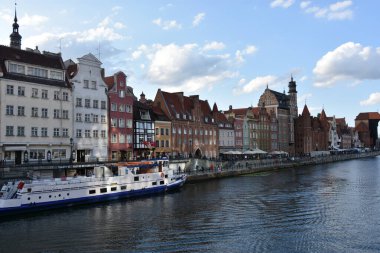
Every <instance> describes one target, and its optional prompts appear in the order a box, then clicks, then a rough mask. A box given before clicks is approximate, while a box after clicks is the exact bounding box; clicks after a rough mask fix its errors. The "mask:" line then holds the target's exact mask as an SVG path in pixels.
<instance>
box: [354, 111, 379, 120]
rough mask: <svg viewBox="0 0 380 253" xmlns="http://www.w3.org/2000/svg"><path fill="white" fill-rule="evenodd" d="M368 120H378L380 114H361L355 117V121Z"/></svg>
mask: <svg viewBox="0 0 380 253" xmlns="http://www.w3.org/2000/svg"><path fill="white" fill-rule="evenodd" d="M369 119H377V120H380V114H379V113H378V112H361V113H359V115H358V116H356V119H355V120H369Z"/></svg>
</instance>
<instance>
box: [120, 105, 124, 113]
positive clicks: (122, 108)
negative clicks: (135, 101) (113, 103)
mask: <svg viewBox="0 0 380 253" xmlns="http://www.w3.org/2000/svg"><path fill="white" fill-rule="evenodd" d="M124 111H125V106H124V105H123V104H120V105H119V112H124Z"/></svg>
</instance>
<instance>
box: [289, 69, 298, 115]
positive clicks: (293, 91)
mask: <svg viewBox="0 0 380 253" xmlns="http://www.w3.org/2000/svg"><path fill="white" fill-rule="evenodd" d="M288 87H289V92H288V94H289V98H290V104H289V107H290V115H291V117H293V118H296V117H297V116H298V106H297V84H296V82H295V81H294V80H293V76H291V79H290V82H289V86H288Z"/></svg>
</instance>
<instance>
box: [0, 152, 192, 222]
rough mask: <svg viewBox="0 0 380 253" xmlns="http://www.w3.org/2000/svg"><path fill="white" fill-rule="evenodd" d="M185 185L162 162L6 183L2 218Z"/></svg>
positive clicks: (0, 194)
mask: <svg viewBox="0 0 380 253" xmlns="http://www.w3.org/2000/svg"><path fill="white" fill-rule="evenodd" d="M185 181H186V175H185V174H176V173H175V171H174V170H172V169H169V161H168V159H167V158H163V159H156V160H149V161H141V162H125V163H117V164H114V165H112V166H110V167H106V166H99V167H95V168H94V170H93V173H92V175H91V176H74V177H62V178H52V179H44V180H30V181H13V182H7V183H6V184H4V185H3V187H2V188H1V191H0V216H1V215H8V214H16V213H23V212H30V211H36V210H41V209H50V208H57V207H64V206H71V205H75V204H84V203H93V202H100V201H108V200H114V199H119V198H128V197H137V196H143V195H150V194H157V193H163V192H166V191H169V190H175V189H178V188H180V187H181V186H182V185H183V184H184V183H185Z"/></svg>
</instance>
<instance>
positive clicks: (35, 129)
mask: <svg viewBox="0 0 380 253" xmlns="http://www.w3.org/2000/svg"><path fill="white" fill-rule="evenodd" d="M32 136H33V137H36V136H38V127H32Z"/></svg>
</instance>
